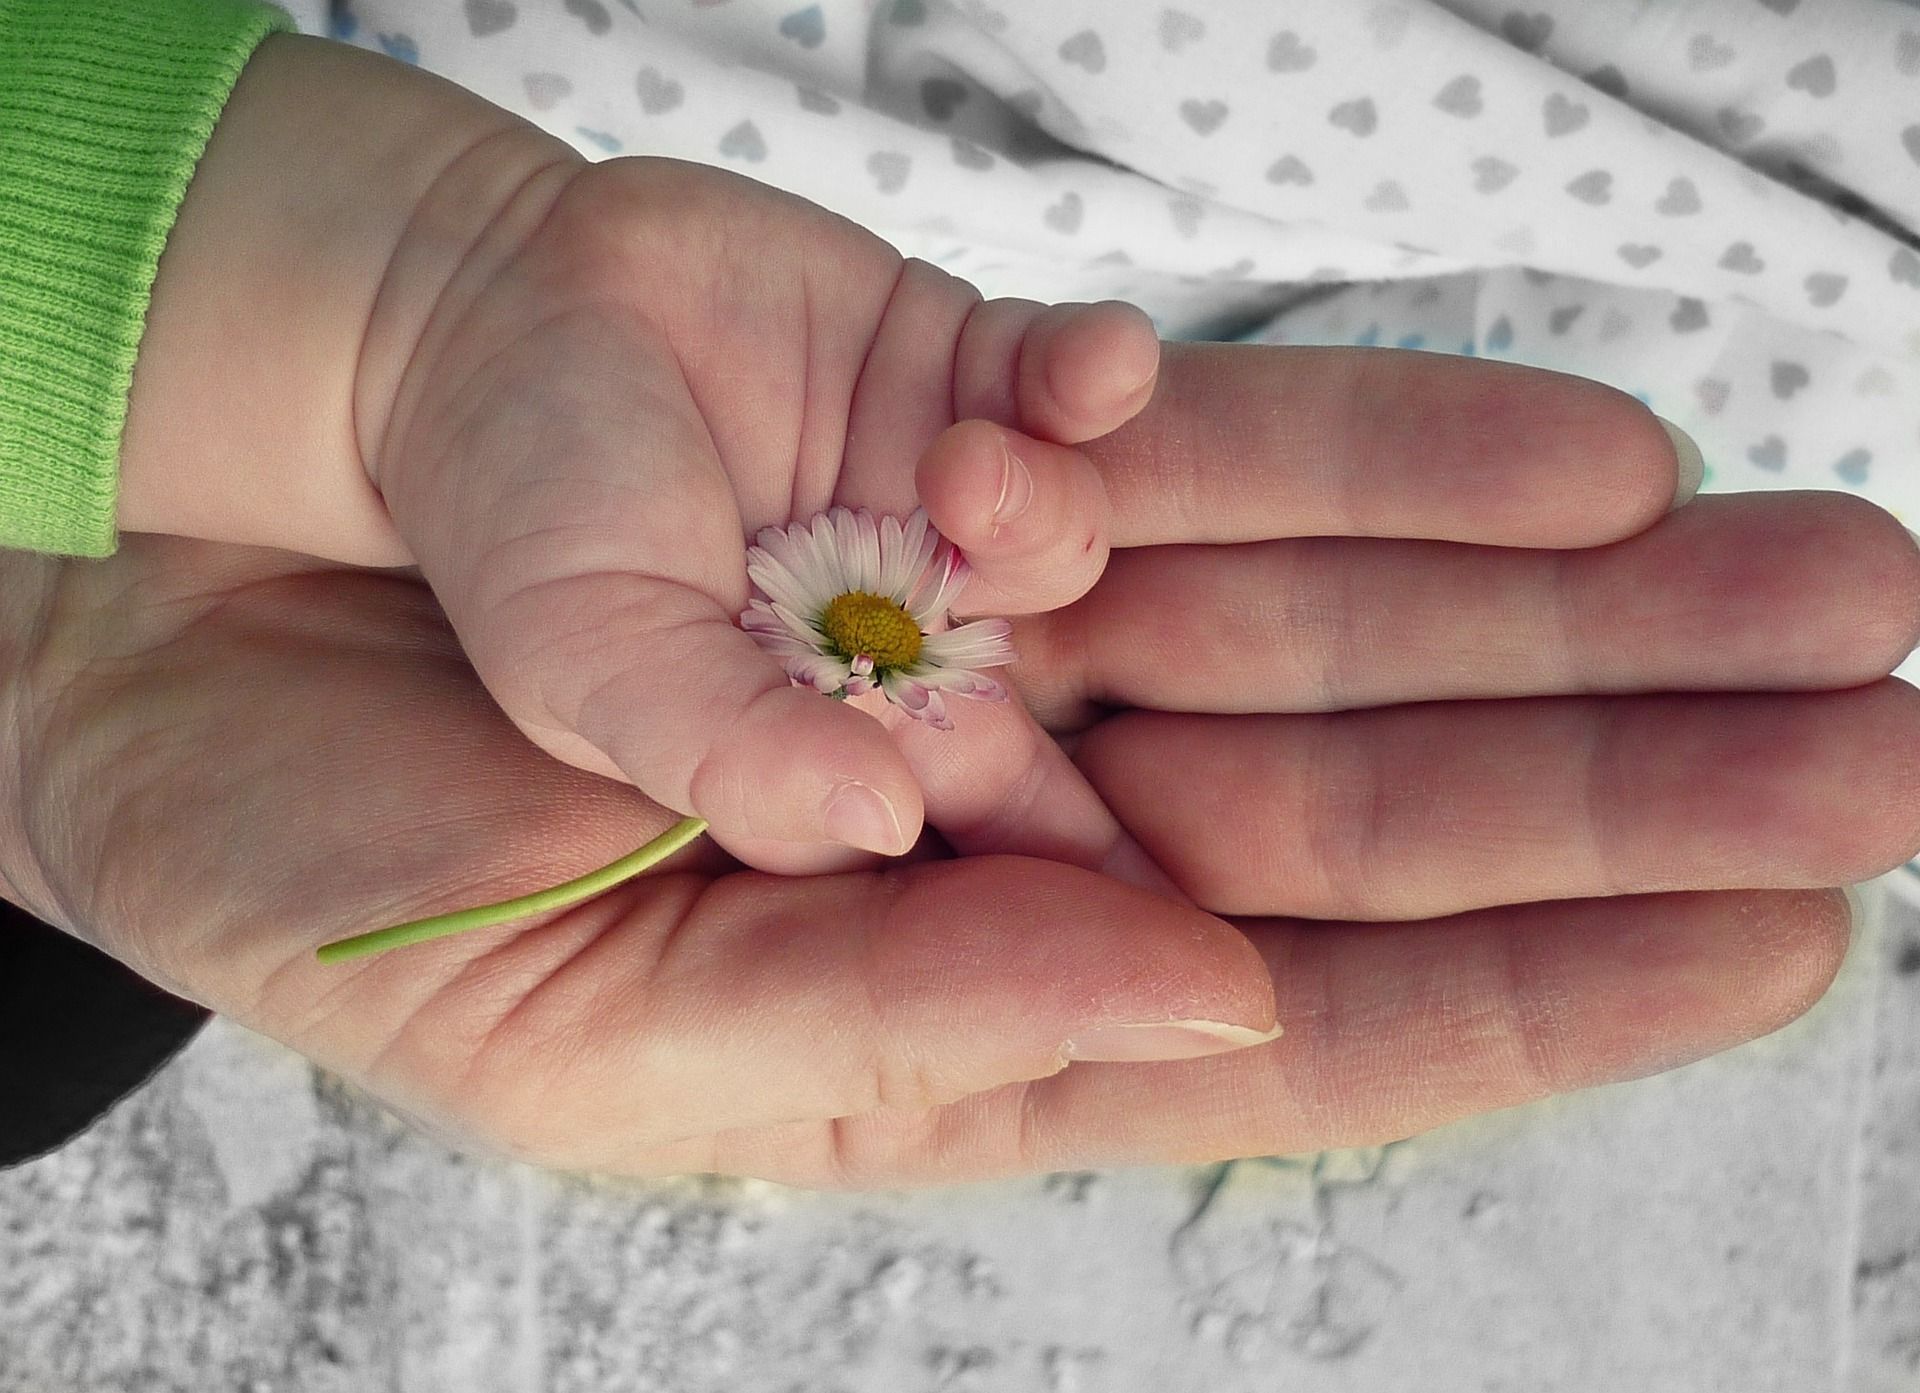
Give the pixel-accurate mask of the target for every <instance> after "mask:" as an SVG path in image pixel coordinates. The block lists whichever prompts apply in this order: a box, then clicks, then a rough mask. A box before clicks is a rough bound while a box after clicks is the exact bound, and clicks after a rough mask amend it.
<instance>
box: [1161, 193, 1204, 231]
mask: <svg viewBox="0 0 1920 1393" xmlns="http://www.w3.org/2000/svg"><path fill="white" fill-rule="evenodd" d="M1202 208H1203V205H1202V204H1201V202H1200V200H1199V199H1197V198H1172V199H1168V200H1167V212H1168V213H1169V214H1171V215H1172V217H1173V230H1174V231H1175V232H1178V233H1179V234H1180V235H1181V236H1182V237H1192V236H1194V235H1195V234H1197V233H1198V232H1199V231H1200V213H1201V211H1202Z"/></svg>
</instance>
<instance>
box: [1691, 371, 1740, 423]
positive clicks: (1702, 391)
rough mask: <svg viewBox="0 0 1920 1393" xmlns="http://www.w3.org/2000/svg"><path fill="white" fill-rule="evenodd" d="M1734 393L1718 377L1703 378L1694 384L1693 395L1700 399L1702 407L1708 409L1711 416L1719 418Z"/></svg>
mask: <svg viewBox="0 0 1920 1393" xmlns="http://www.w3.org/2000/svg"><path fill="white" fill-rule="evenodd" d="M1732 393H1733V389H1732V388H1731V387H1730V386H1728V385H1727V384H1726V383H1725V382H1722V381H1721V380H1720V379H1719V378H1717V377H1703V378H1701V379H1700V380H1699V381H1698V382H1696V383H1694V384H1693V394H1694V395H1695V396H1696V397H1698V398H1700V405H1702V406H1704V407H1705V408H1706V409H1707V414H1708V415H1709V416H1718V415H1719V414H1720V413H1721V411H1723V410H1724V409H1725V408H1726V405H1727V398H1728V397H1729V396H1730V395H1732Z"/></svg>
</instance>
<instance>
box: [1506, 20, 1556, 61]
mask: <svg viewBox="0 0 1920 1393" xmlns="http://www.w3.org/2000/svg"><path fill="white" fill-rule="evenodd" d="M1552 33H1553V16H1552V15H1544V14H1522V13H1521V12H1520V11H1518V10H1513V11H1511V12H1509V13H1508V14H1507V15H1505V16H1504V17H1503V18H1502V19H1501V21H1500V37H1501V38H1503V39H1505V40H1506V41H1507V42H1508V43H1510V44H1512V45H1513V46H1514V47H1515V48H1523V49H1525V50H1526V51H1527V52H1528V53H1534V52H1537V51H1538V50H1539V48H1540V45H1542V44H1544V43H1545V42H1546V41H1547V38H1548V36H1549V35H1551V34H1552Z"/></svg>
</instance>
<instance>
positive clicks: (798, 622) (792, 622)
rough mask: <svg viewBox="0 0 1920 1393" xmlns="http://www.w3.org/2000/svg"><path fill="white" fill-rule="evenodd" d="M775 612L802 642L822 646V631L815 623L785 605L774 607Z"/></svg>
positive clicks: (819, 647) (817, 646) (815, 646)
mask: <svg viewBox="0 0 1920 1393" xmlns="http://www.w3.org/2000/svg"><path fill="white" fill-rule="evenodd" d="M773 612H774V613H775V614H777V615H779V616H780V622H781V623H782V624H785V625H786V626H787V630H788V632H790V633H791V634H792V635H793V636H794V637H795V638H797V639H799V640H800V641H801V642H802V643H805V644H808V645H810V646H811V647H813V648H815V649H821V648H822V646H823V645H822V642H821V638H820V631H819V630H818V629H816V628H814V627H813V625H811V624H809V623H808V622H807V621H806V620H805V619H803V618H802V617H801V616H799V615H797V614H795V613H794V612H793V611H792V610H790V609H788V608H787V607H786V606H785V605H775V606H774V607H773Z"/></svg>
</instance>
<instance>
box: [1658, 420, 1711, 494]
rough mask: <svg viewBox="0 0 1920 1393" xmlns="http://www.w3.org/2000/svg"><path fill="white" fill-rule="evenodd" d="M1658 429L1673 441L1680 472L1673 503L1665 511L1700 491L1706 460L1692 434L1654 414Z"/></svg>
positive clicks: (1705, 470) (1704, 475)
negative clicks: (1658, 424)
mask: <svg viewBox="0 0 1920 1393" xmlns="http://www.w3.org/2000/svg"><path fill="white" fill-rule="evenodd" d="M1653 419H1654V420H1656V421H1658V422H1659V423H1660V429H1662V430H1664V431H1665V432H1666V433H1667V439H1669V440H1671V441H1672V442H1673V453H1674V454H1675V455H1676V456H1677V457H1678V458H1679V461H1680V474H1679V479H1678V482H1677V484H1676V485H1675V487H1674V491H1673V503H1672V506H1671V507H1669V508H1668V510H1667V511H1669V512H1671V511H1673V509H1674V508H1678V507H1680V506H1681V505H1682V504H1684V503H1687V502H1690V501H1691V500H1692V498H1693V496H1694V495H1695V494H1697V493H1699V492H1700V483H1701V481H1702V480H1703V479H1705V478H1706V477H1707V462H1706V460H1705V459H1703V458H1702V457H1701V454H1700V447H1699V446H1698V445H1697V444H1695V443H1694V439H1693V437H1692V436H1690V435H1688V434H1687V433H1686V432H1685V431H1683V430H1681V429H1680V427H1678V426H1676V425H1675V424H1674V423H1673V422H1671V421H1669V420H1668V419H1667V418H1666V417H1665V416H1655V417H1654V418H1653Z"/></svg>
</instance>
